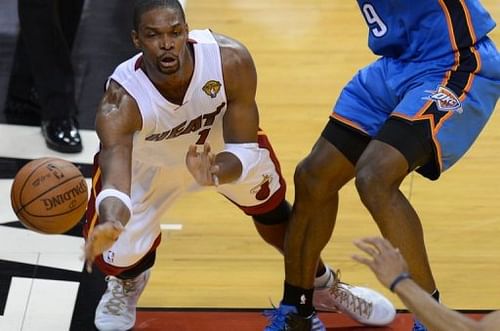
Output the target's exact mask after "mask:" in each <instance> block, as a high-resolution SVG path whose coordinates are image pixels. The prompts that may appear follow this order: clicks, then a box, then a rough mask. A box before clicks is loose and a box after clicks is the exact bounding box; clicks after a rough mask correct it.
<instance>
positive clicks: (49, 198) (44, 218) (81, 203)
mask: <svg viewBox="0 0 500 331" xmlns="http://www.w3.org/2000/svg"><path fill="white" fill-rule="evenodd" d="M87 198H88V193H87V183H86V182H85V178H84V177H83V175H82V173H81V172H80V170H79V169H78V168H77V167H76V166H75V165H73V164H72V163H71V162H68V161H65V160H61V159H57V158H41V159H36V160H33V161H30V162H28V163H27V164H26V165H24V166H23V167H22V168H21V170H19V171H18V173H17V174H16V177H15V178H14V182H13V183H12V187H11V192H10V201H11V204H12V209H13V210H14V212H15V213H16V215H17V217H18V218H19V220H20V221H21V223H22V224H23V225H24V226H25V227H27V228H28V229H30V230H34V231H37V232H40V233H46V234H58V233H64V232H66V231H68V230H70V229H71V228H73V227H74V226H75V225H76V224H77V223H78V222H79V221H80V220H81V219H82V217H83V215H84V213H85V210H86V207H87Z"/></svg>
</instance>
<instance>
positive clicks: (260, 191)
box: [250, 175, 273, 201]
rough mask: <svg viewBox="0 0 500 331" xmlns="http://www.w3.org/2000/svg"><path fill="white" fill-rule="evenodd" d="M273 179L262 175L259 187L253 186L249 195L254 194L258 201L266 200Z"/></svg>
mask: <svg viewBox="0 0 500 331" xmlns="http://www.w3.org/2000/svg"><path fill="white" fill-rule="evenodd" d="M272 181H273V178H272V177H271V175H262V181H261V182H260V183H259V185H256V186H254V187H253V188H252V189H251V190H250V193H252V194H255V198H256V199H257V200H259V201H262V200H266V199H267V198H268V197H269V195H270V194H271V188H270V185H271V182H272Z"/></svg>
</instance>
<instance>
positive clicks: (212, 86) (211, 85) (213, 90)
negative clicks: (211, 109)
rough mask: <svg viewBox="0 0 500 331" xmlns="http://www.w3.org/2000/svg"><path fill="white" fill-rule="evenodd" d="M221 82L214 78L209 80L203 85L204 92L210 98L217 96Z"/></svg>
mask: <svg viewBox="0 0 500 331" xmlns="http://www.w3.org/2000/svg"><path fill="white" fill-rule="evenodd" d="M220 87H221V83H220V82H218V81H216V80H209V81H208V82H206V83H205V85H203V88H202V89H203V92H205V93H206V94H207V95H208V96H210V97H211V98H212V99H213V98H215V97H216V96H217V94H218V93H219V91H220Z"/></svg>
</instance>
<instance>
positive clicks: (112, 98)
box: [85, 81, 142, 271]
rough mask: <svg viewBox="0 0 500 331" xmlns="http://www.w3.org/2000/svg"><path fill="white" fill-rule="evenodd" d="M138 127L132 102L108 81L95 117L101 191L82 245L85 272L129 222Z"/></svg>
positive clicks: (136, 115) (119, 87)
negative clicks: (95, 215) (92, 224)
mask: <svg viewBox="0 0 500 331" xmlns="http://www.w3.org/2000/svg"><path fill="white" fill-rule="evenodd" d="M141 126H142V119H141V116H140V113H139V109H138V106H137V104H136V102H135V101H134V99H132V98H131V97H130V96H129V95H128V94H127V93H126V91H125V90H124V89H123V88H122V87H121V86H119V85H118V84H117V83H115V82H113V81H111V82H110V85H109V87H108V89H107V90H106V92H105V94H104V97H103V99H102V101H101V103H100V105H99V108H98V110H97V115H96V132H97V135H98V136H99V140H100V143H101V146H100V152H99V168H100V170H101V183H102V190H101V192H100V193H99V194H98V196H97V198H96V210H97V211H98V214H99V225H97V226H96V227H94V229H93V231H92V233H89V236H88V238H87V241H86V244H85V259H86V261H87V269H88V270H89V271H90V270H91V266H92V263H93V261H94V259H95V257H96V256H97V255H99V254H101V253H102V252H104V251H105V250H106V249H108V248H110V247H111V246H112V245H113V243H114V242H115V241H116V240H117V239H118V236H119V235H120V233H121V232H122V231H123V227H124V226H125V225H126V224H127V222H128V220H129V219H130V216H131V203H130V183H131V160H132V141H133V136H134V133H135V132H136V131H138V130H140V129H141Z"/></svg>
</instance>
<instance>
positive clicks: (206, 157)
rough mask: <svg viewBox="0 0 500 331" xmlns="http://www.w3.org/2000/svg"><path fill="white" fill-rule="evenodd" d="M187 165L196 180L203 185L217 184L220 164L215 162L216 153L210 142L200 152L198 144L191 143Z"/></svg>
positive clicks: (187, 155) (187, 154)
mask: <svg viewBox="0 0 500 331" xmlns="http://www.w3.org/2000/svg"><path fill="white" fill-rule="evenodd" d="M186 166H187V168H188V170H189V172H190V173H191V175H192V176H193V177H194V179H195V180H196V182H197V183H198V184H200V185H203V186H210V185H217V180H216V178H217V177H216V174H217V172H218V171H219V166H218V165H216V164H215V154H213V153H212V152H211V147H210V144H209V143H205V144H204V145H203V150H202V151H201V152H198V150H197V146H196V145H191V146H189V148H188V151H187V153H186Z"/></svg>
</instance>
